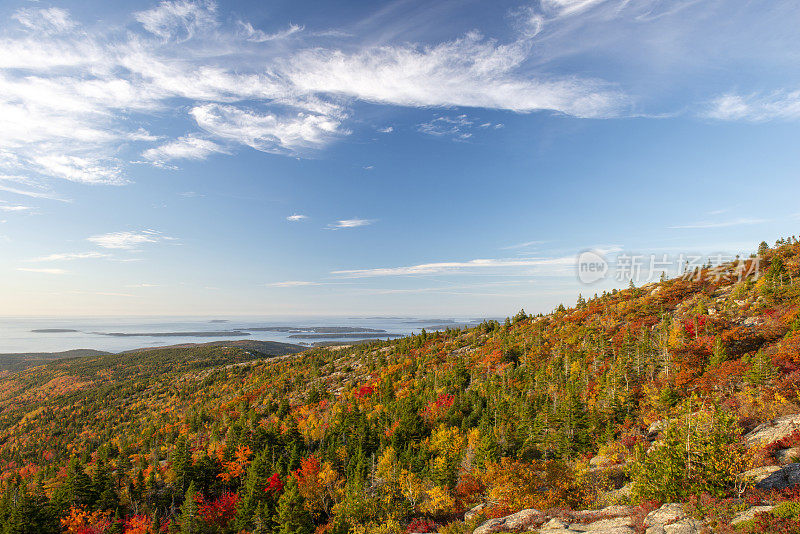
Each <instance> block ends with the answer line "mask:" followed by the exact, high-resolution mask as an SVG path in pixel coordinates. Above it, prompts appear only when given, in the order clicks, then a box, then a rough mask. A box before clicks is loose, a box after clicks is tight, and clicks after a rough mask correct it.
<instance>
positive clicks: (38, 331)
mask: <svg viewBox="0 0 800 534" xmlns="http://www.w3.org/2000/svg"><path fill="white" fill-rule="evenodd" d="M79 331H80V330H75V329H74V328H35V329H33V330H31V332H33V333H36V334H61V333H64V332H79Z"/></svg>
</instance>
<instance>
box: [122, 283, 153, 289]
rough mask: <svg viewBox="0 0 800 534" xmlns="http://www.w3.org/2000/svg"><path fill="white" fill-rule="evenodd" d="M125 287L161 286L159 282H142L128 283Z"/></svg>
mask: <svg viewBox="0 0 800 534" xmlns="http://www.w3.org/2000/svg"><path fill="white" fill-rule="evenodd" d="M125 287H142V288H145V287H161V286H160V285H159V284H148V283H142V284H128V285H126V286H125Z"/></svg>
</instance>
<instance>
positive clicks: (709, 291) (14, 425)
mask: <svg viewBox="0 0 800 534" xmlns="http://www.w3.org/2000/svg"><path fill="white" fill-rule="evenodd" d="M758 253H759V254H758V256H757V257H756V256H754V257H751V258H747V259H737V260H736V261H735V262H733V263H730V264H726V265H724V266H721V267H711V266H710V265H709V266H705V267H704V268H702V269H697V270H695V271H693V272H687V273H684V275H683V276H679V277H677V278H674V279H669V280H662V281H661V282H659V283H654V284H648V285H646V286H643V287H633V286H631V287H630V288H628V289H626V290H622V291H618V290H614V291H612V292H611V293H604V294H603V295H599V296H598V295H595V296H594V297H592V298H583V297H580V298H579V299H578V302H577V304H576V305H575V306H570V307H567V306H560V307H559V308H558V309H557V310H556V311H555V312H553V313H551V314H549V315H545V316H542V315H539V316H531V315H528V314H526V313H525V312H524V311H520V312H519V313H517V314H516V315H514V316H513V317H510V318H508V319H507V320H506V321H505V322H504V323H498V322H494V321H486V322H484V323H483V324H481V325H480V326H478V327H476V328H471V329H450V330H446V331H441V332H436V333H427V332H425V331H422V333H421V334H420V335H415V336H411V337H405V338H402V339H397V340H392V341H385V342H379V343H371V344H365V345H353V346H338V347H326V348H317V349H311V350H308V351H306V352H303V353H301V354H296V355H281V356H274V355H273V356H270V355H265V354H262V353H258V352H254V351H248V350H245V349H243V348H238V347H229V346H225V345H224V344H222V345H221V346H205V347H193V348H173V349H160V350H149V351H144V352H138V353H130V354H116V355H114V354H111V355H108V354H101V355H92V356H88V357H81V358H72V359H65V360H59V361H56V362H52V363H47V364H45V365H41V366H38V367H33V368H29V369H25V370H21V371H19V372H16V373H10V372H8V371H6V372H4V374H3V376H2V378H0V473H1V474H2V497H1V498H0V524H2V525H4V526H3V528H4V529H5V530H4V532H9V533H10V532H15V533H16V532H44V533H46V532H82V533H88V532H127V533H144V532H220V533H226V532H252V533H262V532H280V533H282V534H288V533H310V532H314V531H316V532H330V533H344V532H386V533H390V532H427V531H431V530H433V529H438V531H439V532H450V533H455V532H471V531H472V529H473V528H474V527H475V525H476V524H477V523H476V521H479V520H480V519H483V518H488V517H497V516H501V515H503V514H507V513H511V512H515V511H517V510H520V509H522V508H525V507H537V508H540V509H544V508H555V507H568V508H573V509H579V508H586V507H590V506H594V505H597V504H598V503H601V502H603V500H604V499H608V498H609V495H611V494H613V491H614V490H615V489H617V488H619V487H620V486H621V485H622V484H624V483H625V482H628V481H631V482H632V492H631V493H630V495H628V496H625V497H622V499H623V500H628V501H632V502H634V503H642V502H649V501H663V502H667V501H669V500H671V499H672V500H675V499H677V500H685V499H687V498H690V497H691V496H692V495H695V496H696V495H701V494H703V495H709V496H711V497H713V498H718V499H724V498H733V497H741V495H742V492H743V491H754V490H749V489H746V488H742V487H739V483H738V480H737V479H736V477H735V475H736V473H738V472H739V471H742V470H745V469H746V468H748V467H752V466H754V465H761V464H763V463H765V462H768V461H769V460H768V459H767V457H766V456H765V455H764V454H763V451H762V453H761V456H758V455H757V454H755V453H753V452H752V451H748V450H747V449H745V448H744V447H743V445H742V442H741V438H740V435H741V433H742V432H743V431H745V430H748V429H751V428H752V427H754V426H755V425H757V424H759V423H761V422H764V421H766V420H769V419H771V418H773V417H775V416H777V415H781V414H786V413H796V412H800V398H798V390H797V383H798V378H800V314H799V313H798V312H799V311H800V244H799V243H798V241H797V239H795V238H789V239H782V240H780V241H778V242H777V243H776V244H775V246H774V247H768V246H767V245H766V244H762V247H761V248H760V249H759V251H758ZM755 266H757V267H758V268H757V269H755V268H754V267H755ZM665 421H667V422H665ZM669 421H671V422H669ZM657 422H662V423H663V425H664V427H665V430H664V432H663V434H664V443H665V445H664V446H663V447H661V448H659V449H656V451H655V452H652V453H651V454H647V452H646V450H645V449H646V444H647V436H648V431H649V430H648V429H650V428H651V426H652V425H653V423H657ZM659 424H661V423H659ZM693 425H694V426H693ZM698 428H699V429H700V430H701V432H698V430H697V429H698ZM693 429H694V430H693ZM693 432H694V434H693ZM687 436H688V437H687ZM691 439H694V440H696V443H701V444H702V447H701V446H700V445H698V447H700V448H699V449H698V451H699V452H697V454H698V456H697V458H699V459H698V460H697V461H696V462H695V464H694V467H692V466H691V465H690V466H689V467H688V468H687V469H688V470H686V471H685V472H684V471H681V470H680V469H677V468H675V467H676V465H678V464H680V465H678V467H681V466H683V467H681V469H683V468H684V467H686V466H685V465H684V464H681V463H680V462H682V461H683V460H680V461H678V464H675V462H676V460H675V458H673V456H670V451H671V450H672V449H670V446H672V447H679V446H681V444H683V443H685V442H687V440H691ZM798 443H800V439H798ZM670 444H672V445H670ZM701 449H702V450H701ZM703 451H705V452H703ZM702 454H706V455H707V456H708V458H712V459H713V460H714V462H716V463H724V465H722V466H721V467H720V466H715V467H714V468H713V469H711V467H710V464H711V462H710V461H704V460H702V458H703V456H702ZM709 455H710V456H709ZM708 458H706V459H708ZM600 464H605V465H607V466H608V465H610V466H612V467H613V466H614V465H617V466H619V465H623V464H624V465H625V466H626V467H625V468H624V469H622V468H620V469H617V470H614V469H613V468H612V469H597V468H596V467H597V466H598V465H600ZM673 464H675V465H673ZM673 468H675V469H673ZM665 469H671V471H670V473H671V474H669V475H668V476H667V475H665V474H664V470H665ZM692 469H694V471H692ZM480 503H489V506H487V507H485V508H483V509H482V511H481V514H480V515H479V516H477V517H476V518H474V519H470V520H468V521H464V520H462V517H463V514H464V512H465V511H466V510H468V509H469V508H471V507H473V506H474V505H476V504H480Z"/></svg>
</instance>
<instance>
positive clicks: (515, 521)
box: [472, 508, 544, 534]
mask: <svg viewBox="0 0 800 534" xmlns="http://www.w3.org/2000/svg"><path fill="white" fill-rule="evenodd" d="M543 520H544V515H543V514H542V512H540V511H539V510H535V509H533V508H529V509H527V510H522V511H520V512H517V513H516V514H511V515H508V516H506V517H499V518H497V519H490V520H488V521H486V522H485V523H483V524H482V525H481V526H479V527H478V528H476V529H475V530H473V531H472V534H491V533H493V532H520V531H522V530H528V527H532V526H536V525H538V524H539V523H541V522H542V521H543Z"/></svg>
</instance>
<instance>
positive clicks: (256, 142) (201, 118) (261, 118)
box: [190, 104, 347, 153]
mask: <svg viewBox="0 0 800 534" xmlns="http://www.w3.org/2000/svg"><path fill="white" fill-rule="evenodd" d="M190 113H191V115H192V117H194V119H195V121H196V122H197V125H198V126H199V127H200V128H202V129H203V130H205V131H207V132H208V133H210V134H211V135H214V136H216V137H219V138H221V139H225V140H229V141H234V142H236V143H240V144H242V145H247V146H249V147H252V148H255V149H256V150H261V151H262V152H274V153H287V152H292V151H297V150H300V149H303V148H310V147H316V146H322V145H324V144H325V143H327V142H328V141H329V140H330V139H331V138H332V137H333V136H334V135H337V134H339V135H341V134H346V133H347V132H346V131H342V130H340V126H341V120H340V119H339V118H336V117H334V116H329V115H323V114H316V113H295V114H293V115H282V116H279V115H277V114H274V113H269V112H266V113H259V112H256V111H252V110H248V109H242V108H238V107H234V106H227V105H221V104H204V105H202V106H197V107H195V108H192V110H191V112H190Z"/></svg>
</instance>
